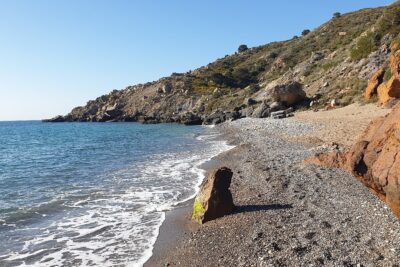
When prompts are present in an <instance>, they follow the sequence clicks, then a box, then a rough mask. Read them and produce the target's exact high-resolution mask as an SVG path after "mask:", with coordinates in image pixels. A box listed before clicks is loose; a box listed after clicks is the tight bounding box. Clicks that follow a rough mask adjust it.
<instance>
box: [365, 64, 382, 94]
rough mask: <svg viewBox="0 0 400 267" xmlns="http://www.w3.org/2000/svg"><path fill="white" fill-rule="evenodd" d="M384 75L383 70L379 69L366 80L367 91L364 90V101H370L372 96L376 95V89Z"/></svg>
mask: <svg viewBox="0 0 400 267" xmlns="http://www.w3.org/2000/svg"><path fill="white" fill-rule="evenodd" d="M384 75H385V69H384V68H380V69H379V70H378V71H377V72H375V74H374V75H373V76H372V77H371V78H370V79H369V80H368V86H367V89H365V94H364V97H365V99H366V100H370V99H371V98H372V97H373V96H374V95H376V94H377V93H378V91H377V90H378V87H379V85H380V84H381V83H382V81H383V76H384Z"/></svg>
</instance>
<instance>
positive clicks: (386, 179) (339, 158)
mask: <svg viewBox="0 0 400 267" xmlns="http://www.w3.org/2000/svg"><path fill="white" fill-rule="evenodd" d="M309 163H314V164H320V165H326V166H330V167H339V168H343V169H345V170H347V171H349V172H351V173H352V174H353V175H354V176H355V177H356V178H357V179H359V180H360V181H361V182H362V183H363V184H364V185H365V186H367V187H368V188H370V189H371V190H372V191H373V192H374V193H375V194H376V195H377V196H378V197H379V198H380V199H382V200H383V201H385V202H386V203H387V205H388V206H389V207H390V208H391V209H392V210H393V213H394V214H395V215H396V216H397V217H399V218H400V104H397V105H396V106H395V107H394V109H393V111H392V112H391V113H389V114H388V115H387V116H385V117H382V118H379V119H377V120H374V121H373V122H372V123H371V124H370V125H369V127H368V128H367V130H366V131H365V132H364V134H363V135H362V136H361V138H360V139H359V140H358V141H357V143H356V144H355V145H354V146H353V147H352V148H351V149H350V150H349V151H347V152H343V153H342V152H339V151H334V152H332V153H331V154H320V155H317V156H316V157H314V158H313V159H311V160H309Z"/></svg>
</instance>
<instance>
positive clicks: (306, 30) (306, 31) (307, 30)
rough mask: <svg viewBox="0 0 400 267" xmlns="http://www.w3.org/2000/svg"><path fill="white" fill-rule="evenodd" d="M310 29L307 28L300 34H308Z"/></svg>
mask: <svg viewBox="0 0 400 267" xmlns="http://www.w3.org/2000/svg"><path fill="white" fill-rule="evenodd" d="M310 32H311V31H310V30H309V29H305V30H304V31H302V33H301V35H303V36H306V35H307V34H309V33H310Z"/></svg>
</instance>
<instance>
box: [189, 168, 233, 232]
mask: <svg viewBox="0 0 400 267" xmlns="http://www.w3.org/2000/svg"><path fill="white" fill-rule="evenodd" d="M232 175H233V173H232V171H231V170H230V169H229V168H226V167H222V168H219V169H216V170H213V171H211V172H210V173H209V175H208V176H207V179H205V180H204V181H203V183H202V184H201V186H200V191H199V193H198V194H197V196H196V199H195V201H194V204H193V213H192V219H193V220H194V221H196V222H198V223H199V224H203V223H205V222H208V221H211V220H214V219H217V218H220V217H223V216H225V215H228V214H230V213H232V211H233V209H234V204H233V198H232V194H231V192H230V190H229V187H230V184H231V180H232Z"/></svg>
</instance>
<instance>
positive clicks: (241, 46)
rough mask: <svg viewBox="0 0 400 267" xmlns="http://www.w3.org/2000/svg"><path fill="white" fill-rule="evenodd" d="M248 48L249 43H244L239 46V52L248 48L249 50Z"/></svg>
mask: <svg viewBox="0 0 400 267" xmlns="http://www.w3.org/2000/svg"><path fill="white" fill-rule="evenodd" d="M248 49H249V48H248V47H247V45H245V44H242V45H240V46H239V48H238V52H239V53H241V52H244V51H246V50H248Z"/></svg>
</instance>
